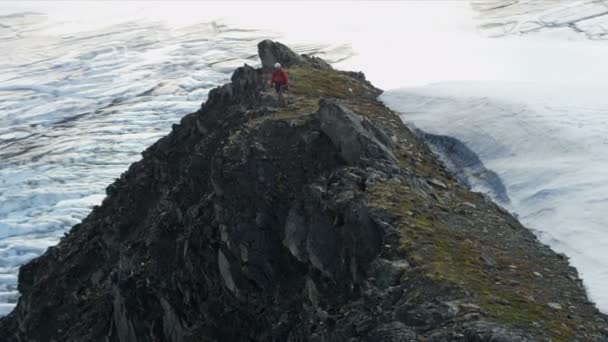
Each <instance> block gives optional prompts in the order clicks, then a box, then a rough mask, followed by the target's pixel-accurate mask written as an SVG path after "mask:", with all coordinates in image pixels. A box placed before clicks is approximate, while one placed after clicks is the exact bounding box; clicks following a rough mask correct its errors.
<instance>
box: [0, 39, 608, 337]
mask: <svg viewBox="0 0 608 342" xmlns="http://www.w3.org/2000/svg"><path fill="white" fill-rule="evenodd" d="M259 54H260V56H261V59H262V66H263V68H261V69H255V68H253V67H250V66H243V67H241V68H238V69H237V70H236V71H235V72H234V74H233V76H232V79H231V83H229V84H226V85H224V86H221V87H218V88H216V89H214V90H213V91H211V92H210V94H209V98H208V100H207V102H206V103H204V104H203V105H202V107H201V109H200V110H198V111H197V112H195V113H192V114H190V115H187V116H186V117H184V118H183V119H182V121H181V123H180V124H179V125H175V126H174V127H173V130H172V132H171V133H170V134H169V135H168V136H166V137H164V138H162V139H161V140H159V141H158V142H157V143H155V144H154V145H153V146H151V147H150V148H149V149H147V150H146V151H144V152H143V159H142V160H141V161H139V162H137V163H134V164H133V165H132V166H131V167H130V168H129V170H128V171H127V172H125V173H124V174H123V175H122V176H121V177H120V179H117V180H116V182H115V183H114V184H112V185H110V186H109V187H108V189H107V197H106V199H105V200H104V202H103V204H102V205H101V206H99V207H96V208H95V209H94V210H93V211H92V213H91V214H90V215H89V216H88V217H87V218H86V219H85V220H83V222H82V223H81V224H78V225H76V226H74V227H73V228H72V230H71V232H70V233H69V234H67V235H66V236H65V237H64V238H63V239H62V240H61V242H60V243H59V244H58V245H57V246H56V247H52V248H49V250H48V251H47V252H46V253H45V254H44V255H43V256H41V257H40V258H37V259H35V260H33V261H31V262H30V263H28V264H26V265H24V266H23V267H22V269H21V272H20V275H19V290H20V292H21V293H22V296H21V298H20V300H19V303H18V305H17V307H16V309H15V310H14V311H13V312H12V313H11V314H9V315H8V316H6V317H4V318H2V319H1V320H0V339H1V340H2V341H122V342H125V341H420V340H426V341H550V340H551V341H573V340H580V341H604V340H608V335H607V334H608V325H607V323H606V317H605V316H604V315H602V314H600V313H599V312H598V311H597V309H596V308H595V307H594V306H593V304H592V303H590V302H589V301H588V299H587V297H586V295H585V291H584V288H583V286H582V283H581V281H580V280H579V278H578V275H577V273H576V270H574V269H573V268H572V267H570V266H569V265H568V261H567V258H566V257H565V256H563V255H558V254H556V253H554V252H553V251H551V250H550V249H549V248H548V247H547V246H544V245H542V244H541V243H539V242H538V240H537V239H536V238H535V237H534V235H533V234H532V233H531V232H530V231H529V230H527V229H526V228H525V227H523V226H521V224H519V223H518V222H517V220H515V219H514V218H513V217H512V216H511V215H510V214H509V213H507V212H506V211H504V210H503V209H501V208H500V207H498V206H496V205H495V204H493V203H492V202H491V201H489V200H488V199H487V198H486V197H484V196H482V195H480V194H477V193H472V192H470V191H469V190H467V189H466V188H465V187H464V186H462V185H460V184H459V183H458V181H457V180H456V179H455V178H454V177H452V176H451V175H450V174H449V173H448V171H447V170H446V169H445V167H444V166H443V164H442V163H441V162H440V161H439V160H438V158H437V157H436V156H435V155H434V154H433V153H432V152H431V150H430V149H429V148H428V147H427V146H426V145H425V143H424V142H423V141H421V140H420V139H419V138H418V137H416V136H415V135H414V134H413V133H412V132H411V131H410V130H409V129H407V128H406V127H405V126H404V125H403V124H402V123H401V121H400V119H399V117H398V116H397V115H396V114H395V113H393V112H392V111H390V110H389V109H388V108H386V107H385V106H384V105H383V104H382V103H380V102H379V101H378V100H377V96H378V95H379V94H380V92H381V91H380V90H379V89H376V88H375V87H373V86H372V85H371V84H370V83H369V82H367V81H366V80H365V77H364V76H363V74H361V73H353V72H344V71H338V70H333V69H332V68H331V66H329V65H328V64H327V63H325V62H323V61H322V60H320V59H318V58H314V57H309V56H298V55H296V54H295V53H293V52H292V51H291V50H289V49H288V48H287V47H285V46H284V45H282V44H280V43H276V42H271V41H264V42H261V43H260V45H259ZM277 61H278V62H281V63H282V64H283V65H285V66H287V67H288V72H289V73H290V78H291V81H292V84H291V89H290V93H289V97H288V101H289V102H288V105H287V107H277V104H276V99H275V97H274V96H273V95H272V93H271V92H270V91H269V90H267V89H266V88H267V87H266V77H267V75H266V73H265V70H267V68H268V66H270V65H272V64H274V62H277Z"/></svg>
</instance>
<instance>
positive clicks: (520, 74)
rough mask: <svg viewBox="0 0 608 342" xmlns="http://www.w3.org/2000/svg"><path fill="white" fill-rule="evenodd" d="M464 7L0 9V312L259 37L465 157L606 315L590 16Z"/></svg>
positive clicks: (607, 69) (566, 7) (603, 155)
mask: <svg viewBox="0 0 608 342" xmlns="http://www.w3.org/2000/svg"><path fill="white" fill-rule="evenodd" d="M472 3H473V5H474V6H473V7H471V6H470V5H469V4H468V3H467V2H464V1H450V0H447V1H406V2H382V3H381V2H374V3H373V5H372V4H371V3H366V2H354V3H348V4H347V3H344V2H324V3H323V5H322V6H323V7H322V8H321V10H320V6H321V5H320V3H318V2H315V3H314V6H311V5H310V4H309V3H305V2H296V3H288V2H287V3H279V2H267V3H258V2H240V3H237V2H230V3H228V4H225V3H219V2H214V3H212V2H201V3H199V2H182V3H179V2H164V3H153V4H147V3H144V2H121V3H116V2H102V1H99V2H87V3H77V2H56V1H54V2H46V1H41V2H33V1H27V2H2V3H0V49H1V50H2V51H9V52H8V53H5V54H4V56H5V58H3V59H0V123H1V125H0V314H3V313H7V312H9V311H10V310H11V309H12V307H13V306H14V303H15V302H16V300H17V298H18V295H19V294H18V291H17V286H16V285H17V272H18V267H19V266H20V265H22V264H23V263H25V262H27V261H28V260H30V259H32V258H34V257H36V256H38V255H40V254H41V253H43V252H44V251H45V250H46V248H47V247H48V246H52V245H54V244H56V243H57V241H58V239H59V238H60V237H61V236H62V235H63V234H64V233H65V232H67V231H68V230H69V229H70V228H71V227H72V226H73V225H74V224H76V223H78V222H79V221H80V220H82V218H84V217H85V216H86V215H87V214H88V212H89V211H90V209H91V207H92V206H94V205H98V204H100V203H101V201H102V199H103V198H104V196H105V187H106V186H107V185H109V184H110V183H111V182H112V181H113V180H114V179H115V178H117V177H119V176H120V174H121V173H122V172H124V171H125V170H126V169H127V167H128V165H129V164H130V163H132V162H134V161H137V160H138V159H139V158H140V153H141V151H143V150H144V149H145V148H146V147H147V146H149V145H150V144H152V143H153V142H154V141H156V140H157V139H158V138H160V137H161V136H163V135H165V134H166V133H167V132H169V130H170V129H171V125H172V124H174V123H177V122H178V121H179V119H180V118H181V117H182V116H183V115H185V114H187V113H190V112H193V111H195V110H196V109H198V107H199V106H200V103H201V102H203V101H204V100H205V99H206V96H207V93H208V91H209V90H210V89H211V88H213V87H215V86H217V85H220V84H222V83H225V82H226V81H228V79H229V77H230V73H231V72H232V70H233V69H234V68H235V67H237V66H240V65H242V64H243V63H249V64H252V65H257V63H258V62H257V61H256V60H255V59H254V58H255V54H256V43H257V42H258V41H259V40H261V39H265V38H280V39H281V41H283V42H285V43H287V44H288V45H290V46H292V47H295V48H296V50H297V51H298V52H300V53H315V54H317V55H319V56H320V57H323V58H326V59H327V60H328V61H330V62H332V63H333V64H334V66H335V67H337V68H340V69H350V70H362V71H364V72H365V74H366V76H367V77H368V79H370V80H371V81H372V82H373V83H374V84H375V85H376V86H379V87H381V88H383V89H388V91H387V92H386V93H385V94H384V96H383V97H382V100H384V101H385V102H386V103H387V104H388V105H389V106H391V107H392V108H394V109H395V110H397V111H400V112H402V113H404V115H403V119H404V121H405V122H407V123H408V124H413V125H415V126H416V127H418V128H421V129H423V130H425V131H428V132H430V133H438V134H446V135H450V136H453V137H455V138H458V139H459V140H461V141H463V142H465V143H466V144H467V147H468V148H469V149H471V150H472V151H474V152H475V153H477V154H478V155H479V158H480V159H481V161H482V162H483V163H484V164H485V166H486V167H487V168H488V169H490V170H493V171H494V172H496V173H497V174H498V175H499V176H500V177H501V179H502V182H503V184H504V185H505V188H506V193H507V195H508V196H509V199H510V204H508V209H509V210H511V211H513V212H515V213H516V214H517V215H519V217H520V219H521V220H522V221H523V223H524V224H526V225H527V226H529V227H530V228H532V229H534V231H535V232H536V233H537V234H538V235H539V236H540V237H541V239H542V240H543V241H544V242H546V243H549V244H550V245H551V246H552V247H553V248H555V249H556V250H558V251H561V252H564V253H566V254H567V255H568V256H570V257H571V258H572V263H573V265H574V266H576V267H577V268H578V269H579V270H580V271H581V273H582V276H583V279H584V281H585V285H586V286H587V287H588V289H589V291H590V294H591V296H592V299H593V300H595V301H597V303H598V304H599V307H600V309H602V310H603V311H604V312H608V289H607V288H606V287H605V286H603V284H604V283H606V281H607V280H608V253H607V252H605V251H606V247H607V246H606V245H607V244H608V227H607V226H608V224H607V223H608V221H607V219H606V218H605V217H604V212H605V211H606V210H607V209H608V202H607V198H608V191H607V190H608V188H607V184H608V182H607V181H608V179H607V177H608V176H606V173H605V170H606V169H607V168H608V141H607V140H606V139H607V138H606V137H607V136H608V135H607V134H606V133H607V131H608V118H606V114H608V113H607V112H608V100H604V98H603V96H602V91H603V90H605V89H606V87H605V84H604V83H602V82H600V81H599V80H608V66H607V64H606V62H605V61H606V57H607V56H608V46H607V45H606V44H605V43H603V42H601V41H598V40H601V39H603V37H604V27H608V26H607V24H605V21H604V20H605V17H607V15H606V14H608V13H604V12H605V6H604V3H603V2H602V1H569V0H567V1H566V0H556V1H550V2H549V1H542V0H537V1H533V0H520V1H511V0H474V1H472ZM276 12H278V13H285V14H286V15H284V16H272V15H271V14H272V13H276ZM335 13H340V15H339V16H336V15H335ZM269 16H271V18H272V20H269ZM311 18H314V20H313V21H311ZM480 33H481V34H480ZM489 36H490V37H501V38H498V39H496V38H495V39H489V38H487V37H489ZM390 89H396V90H390ZM604 97H605V96H604ZM605 118H606V119H605ZM479 190H482V189H479ZM505 205H507V204H505Z"/></svg>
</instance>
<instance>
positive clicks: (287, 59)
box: [258, 39, 307, 70]
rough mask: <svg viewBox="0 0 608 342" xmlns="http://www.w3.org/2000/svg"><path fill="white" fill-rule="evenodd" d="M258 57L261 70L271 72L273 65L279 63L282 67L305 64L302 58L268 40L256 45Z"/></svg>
mask: <svg viewBox="0 0 608 342" xmlns="http://www.w3.org/2000/svg"><path fill="white" fill-rule="evenodd" d="M258 55H259V56H260V61H261V62H262V69H263V70H272V69H273V67H274V64H275V63H281V65H282V66H284V67H290V66H294V65H299V64H306V63H307V61H306V60H305V59H304V58H303V57H302V56H300V55H298V54H296V53H295V52H293V51H291V49H290V48H288V47H287V46H285V45H283V44H281V43H279V42H274V41H272V40H269V39H266V40H263V41H261V42H260V43H258Z"/></svg>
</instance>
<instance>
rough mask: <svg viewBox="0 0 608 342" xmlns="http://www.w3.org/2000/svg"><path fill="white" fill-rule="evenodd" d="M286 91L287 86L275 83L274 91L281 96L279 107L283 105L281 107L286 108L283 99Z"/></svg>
mask: <svg viewBox="0 0 608 342" xmlns="http://www.w3.org/2000/svg"><path fill="white" fill-rule="evenodd" d="M286 89H287V85H286V84H278V83H275V85H274V90H276V92H277V94H279V105H281V106H285V99H284V98H283V93H285V90H286Z"/></svg>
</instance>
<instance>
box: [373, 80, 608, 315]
mask: <svg viewBox="0 0 608 342" xmlns="http://www.w3.org/2000/svg"><path fill="white" fill-rule="evenodd" d="M605 89H606V87H605V85H604V86H601V85H599V84H593V85H589V84H555V83H514V82H464V83H459V82H451V83H444V84H437V85H431V86H427V87H422V88H410V89H403V90H392V91H388V92H386V93H385V94H383V96H382V99H383V101H385V102H386V103H387V104H388V105H389V106H390V107H391V108H394V109H396V110H398V111H399V112H401V113H403V120H404V121H405V122H407V123H412V124H414V125H415V126H416V127H418V128H419V129H421V130H423V131H426V132H429V133H433V134H442V135H448V136H452V137H455V138H457V139H459V140H461V141H462V142H464V143H465V144H466V145H467V146H468V147H469V148H470V149H472V150H473V151H474V152H475V153H477V155H478V156H479V157H480V159H481V160H482V161H483V163H484V164H485V166H486V167H487V168H488V169H490V170H493V171H495V172H496V173H497V174H498V175H499V177H500V178H501V179H502V181H503V183H504V185H505V187H506V190H507V193H508V196H509V199H510V203H508V204H507V203H505V202H504V201H503V202H502V204H503V205H505V206H506V207H507V208H508V209H509V210H511V211H513V212H514V213H516V214H517V215H518V216H519V218H520V220H521V221H522V223H524V225H526V226H528V227H530V228H532V229H533V230H534V231H535V232H536V233H537V234H538V236H539V237H540V238H541V240H542V241H543V242H545V243H547V244H549V245H551V246H552V247H553V248H554V249H555V250H557V251H559V252H563V253H565V254H566V255H568V256H569V257H570V258H571V261H572V263H573V265H574V266H576V267H577V269H578V270H579V272H580V273H581V274H582V277H583V279H585V284H586V285H587V287H588V288H589V289H590V294H591V297H592V299H593V300H595V301H596V302H597V304H598V306H599V307H600V309H602V310H604V311H605V310H608V293H607V292H606V291H605V284H606V283H608V253H606V250H608V235H607V234H608V217H607V216H606V210H607V209H608V173H606V170H607V169H608V98H606V96H605ZM473 188H474V189H475V188H476V187H475V186H474V187H473ZM477 190H479V191H484V190H485V189H483V188H478V189H477Z"/></svg>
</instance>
